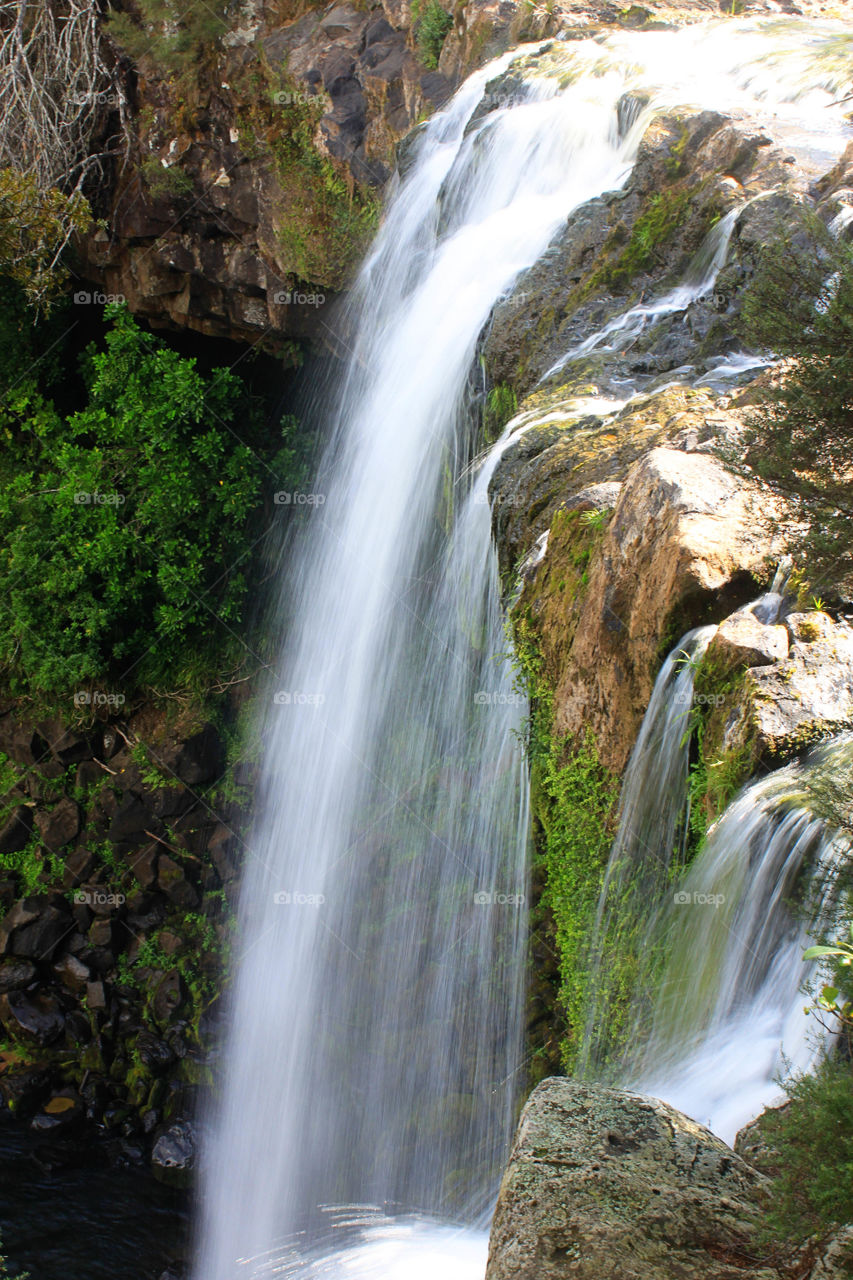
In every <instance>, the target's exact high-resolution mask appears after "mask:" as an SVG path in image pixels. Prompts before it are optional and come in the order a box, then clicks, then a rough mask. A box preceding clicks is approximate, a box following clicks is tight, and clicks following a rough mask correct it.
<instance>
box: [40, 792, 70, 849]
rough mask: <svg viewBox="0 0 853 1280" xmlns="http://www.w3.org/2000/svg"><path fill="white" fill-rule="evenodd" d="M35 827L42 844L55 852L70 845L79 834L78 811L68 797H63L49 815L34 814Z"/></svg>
mask: <svg viewBox="0 0 853 1280" xmlns="http://www.w3.org/2000/svg"><path fill="white" fill-rule="evenodd" d="M36 826H37V827H38V830H39V835H40V836H41V839H42V843H43V844H45V845H46V846H47V848H48V849H50V850H51V851H53V852H57V851H58V850H59V849H62V848H64V847H65V845H67V844H70V843H71V841H72V840H73V839H74V838H75V836H76V835H77V833H78V832H79V830H80V810H79V808H78V807H77V805H76V804H75V802H74V801H73V800H72V799H71V798H70V797H69V796H64V797H63V798H62V800H60V801H59V803H58V804H57V805H55V806H54V807H53V808H52V809H51V810H50V812H49V813H37V814H36Z"/></svg>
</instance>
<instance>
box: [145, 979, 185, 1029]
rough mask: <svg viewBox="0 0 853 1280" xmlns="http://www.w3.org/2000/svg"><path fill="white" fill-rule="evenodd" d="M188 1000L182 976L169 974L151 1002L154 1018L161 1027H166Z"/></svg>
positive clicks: (158, 986)
mask: <svg viewBox="0 0 853 1280" xmlns="http://www.w3.org/2000/svg"><path fill="white" fill-rule="evenodd" d="M185 999H186V992H185V990H184V984H183V982H182V981H181V975H180V974H179V973H176V972H172V973H167V974H166V975H165V976H164V977H163V978H161V979H160V981H159V982H158V984H157V988H156V990H155V992H154V997H153V1000H152V1002H151V1008H152V1012H153V1014H154V1018H155V1020H156V1021H157V1023H158V1025H159V1026H166V1025H167V1024H168V1023H169V1022H170V1021H171V1019H172V1018H173V1016H174V1015H175V1013H177V1012H178V1010H179V1009H181V1008H182V1007H183V1004H184V1001H185Z"/></svg>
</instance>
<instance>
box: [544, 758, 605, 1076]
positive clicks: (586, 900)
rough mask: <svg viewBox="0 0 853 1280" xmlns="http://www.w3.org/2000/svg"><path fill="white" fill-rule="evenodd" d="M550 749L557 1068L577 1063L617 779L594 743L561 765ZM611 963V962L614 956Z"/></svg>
mask: <svg viewBox="0 0 853 1280" xmlns="http://www.w3.org/2000/svg"><path fill="white" fill-rule="evenodd" d="M561 754H562V753H561V752H560V751H559V749H558V747H557V744H556V743H555V744H553V745H552V749H551V751H550V752H549V753H548V756H547V758H546V759H545V761H544V762H543V767H542V776H541V789H542V796H541V797H540V804H539V806H538V809H539V815H540V820H541V821H542V825H543V836H544V838H543V840H542V842H541V848H542V856H543V862H544V867H545V876H546V888H545V893H544V898H543V900H544V904H545V905H546V906H547V907H550V909H551V911H552V912H553V915H554V923H555V926H556V937H557V948H558V950H559V953H560V976H561V986H560V1003H561V1004H562V1006H563V1009H564V1011H565V1014H566V1020H567V1025H568V1033H567V1035H566V1037H565V1039H564V1041H563V1044H562V1046H561V1051H562V1057H563V1065H564V1067H565V1068H566V1070H567V1071H571V1070H572V1069H573V1068H574V1066H575V1065H576V1063H577V1056H578V1051H579V1049H580V1047H581V1037H582V1033H583V1029H584V1019H585V1014H586V1009H587V1004H588V999H587V997H588V994H589V980H590V973H589V971H588V963H589V940H590V931H591V928H592V925H593V922H594V920H595V914H596V909H597V906H598V900H599V896H600V894H601V887H602V884H603V881H604V872H605V870H606V868H607V859H608V856H609V853H610V845H611V841H612V838H613V830H612V818H613V814H614V811H615V806H616V802H617V800H618V797H619V781H618V778H616V777H614V776H613V774H611V773H610V771H609V770H608V769H606V768H604V766H603V765H602V764H601V762H600V761H599V758H598V751H597V749H596V745H595V739H594V738H593V736H592V734H591V733H587V736H586V738H585V740H584V741H583V742H582V743H581V745H580V746H579V747H578V748H577V749H575V750H574V751H570V752H569V753H567V755H566V758H565V760H564V761H561V759H560V756H561ZM613 960H614V964H616V962H617V957H615V956H614V957H613Z"/></svg>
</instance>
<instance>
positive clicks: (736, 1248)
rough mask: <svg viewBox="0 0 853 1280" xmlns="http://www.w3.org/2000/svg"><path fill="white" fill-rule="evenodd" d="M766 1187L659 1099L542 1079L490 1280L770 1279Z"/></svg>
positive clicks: (496, 1235)
mask: <svg viewBox="0 0 853 1280" xmlns="http://www.w3.org/2000/svg"><path fill="white" fill-rule="evenodd" d="M765 1186H766V1183H765V1179H764V1178H763V1176H762V1175H761V1174H760V1173H759V1172H758V1171H757V1170H755V1169H753V1168H751V1167H750V1166H749V1165H748V1164H746V1162H745V1161H743V1160H741V1159H740V1157H739V1156H737V1155H735V1153H734V1152H733V1151H732V1150H731V1149H730V1148H729V1147H727V1146H726V1144H725V1143H724V1142H722V1141H721V1140H720V1139H719V1138H717V1137H715V1136H714V1135H713V1134H712V1133H711V1132H710V1131H709V1130H708V1129H705V1128H704V1127H703V1126H702V1125H699V1124H696V1123H695V1122H694V1121H693V1120H689V1119H688V1118H687V1117H686V1116H684V1115H682V1114H681V1113H680V1112H678V1111H676V1110H675V1109H674V1108H673V1107H670V1106H667V1105H666V1104H665V1103H663V1102H660V1101H658V1100H657V1099H654V1098H645V1097H639V1096H637V1095H634V1094H630V1093H624V1092H620V1091H617V1090H613V1089H605V1088H603V1087H602V1086H599V1085H592V1084H586V1083H581V1082H579V1081H575V1080H563V1079H549V1080H544V1081H543V1082H542V1084H540V1085H539V1086H538V1087H537V1088H536V1089H535V1090H534V1092H533V1093H532V1094H531V1096H530V1099H529V1101H528V1103H527V1106H526V1107H525V1109H524V1112H523V1114H522V1117H521V1121H520V1124H519V1127H518V1132H517V1134H516V1138H515V1143H514V1146H513V1150H512V1154H511V1156H510V1160H509V1165H508V1167H507V1170H506V1172H505V1174H504V1178H503V1181H502V1183H501V1188H500V1194H499V1196H498V1204H497V1209H496V1211H495V1217H494V1222H493V1224H492V1234H491V1241H490V1247H489V1264H488V1269H487V1272H486V1280H568V1277H572V1280H675V1277H678V1280H735V1278H737V1280H771V1278H775V1276H776V1274H777V1273H776V1272H775V1270H773V1269H772V1268H770V1267H769V1266H768V1265H766V1264H763V1263H762V1262H761V1261H760V1259H761V1258H762V1255H763V1253H766V1252H767V1250H764V1249H762V1246H761V1245H760V1244H759V1243H758V1235H759V1231H760V1225H761V1203H762V1197H763V1193H764V1189H765Z"/></svg>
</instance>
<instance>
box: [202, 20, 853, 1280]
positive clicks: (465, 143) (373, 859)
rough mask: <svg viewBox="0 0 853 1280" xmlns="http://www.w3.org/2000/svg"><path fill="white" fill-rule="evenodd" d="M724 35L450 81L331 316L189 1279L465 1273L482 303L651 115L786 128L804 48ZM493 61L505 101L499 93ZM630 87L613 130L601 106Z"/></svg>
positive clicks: (486, 752)
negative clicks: (329, 371)
mask: <svg viewBox="0 0 853 1280" xmlns="http://www.w3.org/2000/svg"><path fill="white" fill-rule="evenodd" d="M737 30H738V31H739V32H740V34H739V35H738V36H737V37H736V35H735V28H734V27H733V26H732V24H730V23H724V24H720V26H719V29H717V28H710V29H709V30H708V32H700V33H697V32H696V31H692V32H691V31H688V32H683V33H672V32H663V33H655V34H653V35H650V36H640V35H627V34H620V35H617V36H614V37H608V38H607V39H606V40H603V41H600V40H597V39H595V40H594V39H590V40H585V41H579V42H571V43H569V44H566V45H565V46H562V47H561V46H560V45H559V44H557V45H555V46H548V48H541V49H538V50H537V49H534V50H531V49H530V48H527V49H524V50H522V51H521V52H520V53H516V54H515V55H507V56H506V57H504V58H503V59H500V60H498V61H497V62H495V63H492V64H490V65H489V66H488V67H486V68H484V69H483V70H481V71H479V72H477V73H475V75H473V76H472V77H471V78H470V79H469V80H468V81H466V83H465V84H464V85H463V86H462V88H461V89H460V90H459V92H458V93H457V94H456V96H455V97H454V99H453V100H452V101H451V103H450V104H449V105H448V106H447V107H446V108H445V109H444V110H443V111H441V112H440V113H438V114H437V115H436V116H434V117H433V118H432V119H431V120H430V121H429V122H428V123H427V124H426V126H425V127H424V128H423V131H422V133H421V136H420V138H419V139H418V140H417V142H416V144H415V150H414V154H413V158H412V163H411V167H410V169H409V171H408V173H407V176H406V177H405V179H404V180H402V181H400V182H398V184H397V186H396V187H395V189H394V191H393V192H392V198H391V201H390V204H389V207H388V209H387V212H386V217H385V220H384V223H383V226H382V228H381V230H380V232H379V234H378V236H377V239H376V242H375V244H374V246H373V249H372V251H371V252H370V254H369V256H368V258H367V260H366V261H365V263H364V266H363V268H362V270H361V272H360V274H359V277H358V280H357V282H356V284H355V287H354V289H353V292H352V295H351V298H350V301H349V304H348V307H347V310H346V312H345V313H344V314H339V315H338V317H337V319H336V320H335V321H333V323H335V325H336V328H335V332H334V334H333V335H332V337H333V338H334V341H335V344H336V346H337V347H338V348H340V349H345V350H346V351H347V359H346V361H345V364H346V368H345V371H344V372H343V374H342V375H341V377H340V379H339V381H338V383H337V385H336V386H335V387H334V388H332V389H330V390H327V391H325V392H324V393H323V394H318V396H317V404H316V410H315V412H316V415H317V422H318V423H320V422H322V424H323V425H324V434H325V436H326V437H327V438H329V439H330V444H329V447H328V452H327V454H326V456H325V458H324V460H323V463H322V465H321V468H320V472H319V475H320V478H319V479H318V480H317V482H316V486H315V492H314V493H313V494H311V495H307V497H308V498H309V499H311V501H307V502H306V505H307V506H308V507H309V509H310V510H311V512H312V515H311V523H310V526H309V529H308V536H307V538H306V539H305V546H304V549H303V550H302V551H300V553H299V555H298V557H297V559H296V562H295V563H294V564H292V565H290V566H289V568H288V573H287V577H286V579H285V581H284V582H283V583H282V587H281V593H282V603H281V614H282V616H286V617H289V618H292V619H294V623H293V626H292V628H291V632H290V633H289V634H287V635H286V636H284V637H283V643H282V653H281V657H280V660H279V662H278V664H277V674H276V677H275V680H274V682H273V683H272V684H271V686H270V689H269V693H268V698H267V706H266V711H265V715H264V723H263V725H262V731H263V732H262V740H263V742H264V744H265V753H264V760H263V768H262V780H261V785H260V788H259V797H258V804H257V816H256V821H255V824H254V829H253V832H252V835H251V838H250V842H249V844H250V847H249V851H248V854H247V856H246V861H245V866H244V870H243V881H242V891H241V907H240V921H239V946H238V948H237V956H236V973H235V980H234V987H233V991H232V994H231V1001H230V1013H229V1025H228V1031H227V1036H226V1040H225V1044H224V1049H223V1054H222V1063H223V1073H222V1079H221V1082H220V1085H221V1099H220V1101H219V1103H218V1105H217V1108H216V1111H215V1114H214V1115H213V1117H212V1118H211V1121H210V1129H211V1132H210V1134H209V1136H208V1137H207V1139H206V1140H205V1143H204V1155H203V1168H202V1180H201V1210H200V1215H199V1221H198V1225H197V1230H196V1247H195V1268H194V1276H195V1277H196V1280H234V1278H235V1277H236V1276H238V1275H239V1276H246V1277H259V1276H262V1275H273V1274H274V1275H277V1276H281V1275H293V1276H295V1275H299V1276H304V1277H308V1276H312V1277H313V1276H321V1275H324V1276H335V1277H337V1276H340V1275H344V1274H345V1275H347V1276H350V1277H352V1276H356V1277H359V1276H362V1277H364V1276H368V1275H369V1276H373V1275H376V1276H381V1277H382V1278H383V1280H388V1278H389V1277H396V1276H400V1277H402V1276H405V1277H406V1280H411V1278H412V1277H420V1276H423V1277H429V1278H430V1280H432V1276H434V1275H435V1274H439V1275H442V1276H444V1277H447V1280H468V1278H469V1277H474V1276H477V1275H478V1274H480V1275H481V1274H482V1271H483V1267H484V1263H485V1237H484V1235H483V1234H482V1233H481V1232H478V1231H476V1230H468V1231H466V1230H463V1229H461V1228H459V1227H457V1226H455V1225H454V1224H455V1223H459V1222H462V1223H468V1224H472V1226H473V1227H476V1225H477V1224H478V1223H481V1222H482V1221H483V1220H484V1215H486V1214H487V1212H488V1208H489V1205H490V1202H491V1199H492V1197H493V1195H494V1192H495V1189H496V1183H497V1178H498V1175H499V1170H500V1164H501V1161H502V1159H503V1157H504V1155H505V1152H506V1149H507V1145H508V1141H509V1137H510V1134H511V1130H512V1126H513V1122H514V1118H515V1103H516V1095H517V1091H518V1088H519V1085H520V1079H519V1064H520V1058H521V1046H520V1038H521V1001H522V989H521V987H522V975H523V971H524V963H523V957H524V945H525V936H524V935H525V928H524V900H525V894H526V870H525V852H526V843H527V791H526V779H525V773H524V767H523V761H522V757H521V753H520V751H519V741H520V739H521V737H522V731H523V727H524V723H525V716H526V705H525V700H524V698H523V696H522V695H521V694H520V693H519V692H518V689H517V687H516V683H515V680H514V673H513V670H512V666H511V663H510V661H509V658H508V656H507V647H508V646H507V641H506V637H505V634H504V629H503V618H502V615H501V610H500V597H499V581H498V573H497V565H496V559H495V555H494V553H493V549H492V544H491V529H490V513H489V508H488V503H487V501H485V499H486V496H487V494H486V487H487V484H488V479H489V475H490V473H491V470H492V468H493V466H494V463H495V461H496V457H497V455H498V453H499V451H500V450H501V449H502V448H503V447H504V446H505V443H506V441H503V442H501V443H499V445H498V446H496V450H495V451H494V452H493V453H492V455H491V456H490V457H489V458H487V459H485V460H483V459H478V458H477V457H476V456H475V455H476V448H477V444H476V432H475V430H474V428H473V425H472V413H471V399H472V396H471V378H470V371H471V368H472V365H473V363H474V360H475V355H476V349H477V342H478V338H479V335H480V333H481V331H482V330H483V328H484V326H485V324H486V323H487V320H488V317H489V315H490V313H491V311H492V309H493V308H494V306H495V304H496V303H497V302H498V301H499V300H500V299H501V298H502V297H504V296H505V295H506V294H507V293H508V292H509V291H510V290H511V288H512V286H513V284H514V282H515V280H516V278H517V277H518V275H519V273H520V272H522V271H523V270H525V269H526V268H527V267H529V266H531V265H532V264H534V263H535V262H536V261H537V259H538V258H539V257H540V256H541V254H542V253H543V251H544V250H545V248H546V247H547V245H548V243H549V242H550V240H551V239H552V237H553V236H554V234H555V233H556V232H557V231H558V230H559V228H560V227H561V226H562V225H563V224H564V223H565V221H566V219H567V218H568V217H569V215H570V214H571V212H572V210H573V209H575V208H577V207H578V206H579V205H580V204H582V203H583V202H585V201H587V200H589V199H591V198H592V197H594V196H597V195H599V194H601V193H603V192H605V191H612V190H615V189H617V188H619V187H620V186H622V185H623V184H624V182H625V181H626V179H627V177H628V175H629V173H630V171H631V167H632V164H633V161H634V158H635V156H636V153H637V148H638V145H639V141H640V139H641V137H642V134H643V132H644V130H645V128H646V126H647V125H648V123H649V122H650V120H651V119H652V118H653V117H654V114H655V112H657V111H659V110H662V109H664V108H669V107H672V106H675V105H678V104H684V103H690V104H694V103H696V102H697V101H700V100H701V101H702V102H704V101H706V100H707V101H708V102H710V103H712V105H716V101H718V100H719V101H725V103H726V105H727V107H730V106H731V105H732V104H738V105H740V104H743V103H745V102H750V103H754V100H755V98H756V97H762V98H763V99H765V100H766V101H768V102H769V101H772V102H773V103H774V104H775V107H774V109H775V110H776V112H777V115H779V118H780V120H781V119H783V118H786V119H789V120H790V119H793V115H794V113H793V109H792V108H791V107H790V102H788V101H787V99H786V94H787V95H788V99H793V98H796V97H797V93H798V92H799V91H798V90H795V89H792V88H791V86H790V83H789V84H788V87H787V88H786V87H785V76H784V75H783V74H782V70H783V69H784V68H783V67H782V63H784V61H785V58H787V59H788V62H787V63H785V66H786V67H788V72H789V73H791V67H793V73H796V74H799V71H800V69H801V67H802V65H805V64H807V62H808V57H809V56H812V55H811V53H810V51H809V50H807V49H805V46H807V45H808V44H809V41H808V40H804V39H803V38H802V35H801V34H800V35H799V36H797V35H793V36H790V37H786V40H787V43H786V46H785V52H784V57H782V54H780V53H779V51H778V50H777V49H776V47H775V45H773V44H772V43H770V44H768V43H767V41H766V39H765V37H764V36H763V34H762V33H761V32H760V31H759V30H758V29H757V28H756V27H754V26H749V25H746V26H744V27H742V28H738V29H737ZM741 37H742V38H741ZM733 45H734V47H736V48H737V51H738V52H737V56H735V54H734V53H733ZM513 58H522V59H523V67H522V76H523V79H524V83H523V85H519V83H518V77H514V78H513V81H512V87H511V92H508V91H504V90H501V88H500V83H499V80H498V81H497V88H495V87H494V85H493V84H492V82H495V81H496V80H497V78H498V77H500V75H501V73H502V72H503V71H504V69H506V68H507V67H508V66H509V65H510V63H511V62H512V61H513ZM780 58H782V63H780ZM789 63H790V64H791V65H790V66H789V65H788V64H789ZM569 72H570V74H568V73H569ZM796 74H795V75H794V79H796ZM788 79H789V81H790V80H791V74H789V76H788ZM661 85H664V86H665V88H661ZM646 90H648V93H647V95H646V96H647V98H648V101H649V105H648V106H647V107H644V108H643V109H642V111H639V112H638V113H635V114H636V118H635V119H634V120H633V122H632V121H631V120H630V118H627V117H626V113H625V111H624V110H622V111H620V101H622V100H623V99H624V96H625V94H626V93H630V92H634V91H643V92H644V91H646ZM826 98H827V95H826V94H820V95H818V98H817V100H816V101H815V103H814V104H813V106H814V114H815V117H816V118H817V117H818V116H820V112H821V110H822V109H823V107H824V105H825V102H826ZM786 104H787V105H786ZM804 109H805V108H804V106H802V105H799V106H798V107H797V113H801V112H802V111H803V110H804ZM786 111H787V116H786V115H785V113H786ZM628 116H630V113H628ZM820 118H821V122H822V123H821V127H824V128H829V127H830V121H829V115H828V113H826V112H824V114H823V116H821V117H820ZM833 121H834V117H833ZM833 127H835V126H834V124H833ZM717 247H719V246H717ZM717 256H718V255H717ZM716 261H717V257H716V256H714V255H712V262H711V265H713V263H714V262H716ZM702 278H703V279H704V277H702ZM694 285H695V281H694ZM691 287H692V286H691ZM678 767H679V768H680V767H681V766H680V765H679V766H678ZM330 1205H337V1206H342V1208H341V1209H340V1210H339V1211H337V1212H335V1213H327V1212H321V1210H322V1209H323V1207H324V1206H330ZM330 1233H331V1234H330Z"/></svg>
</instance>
